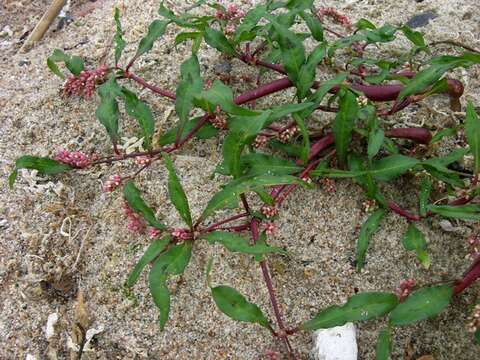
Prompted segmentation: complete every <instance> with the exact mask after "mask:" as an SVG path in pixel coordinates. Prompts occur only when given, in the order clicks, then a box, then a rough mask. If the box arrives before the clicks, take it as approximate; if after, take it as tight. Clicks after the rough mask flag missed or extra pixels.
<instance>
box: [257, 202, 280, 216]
mask: <svg viewBox="0 0 480 360" xmlns="http://www.w3.org/2000/svg"><path fill="white" fill-rule="evenodd" d="M260 212H261V213H262V214H263V215H265V216H266V217H267V218H271V217H274V216H275V215H277V213H278V209H277V208H276V207H275V206H270V205H263V206H262V207H261V208H260Z"/></svg>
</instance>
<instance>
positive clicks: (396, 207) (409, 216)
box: [388, 200, 421, 221]
mask: <svg viewBox="0 0 480 360" xmlns="http://www.w3.org/2000/svg"><path fill="white" fill-rule="evenodd" d="M388 207H389V208H390V210H392V211H393V212H394V213H396V214H398V215H400V216H403V217H404V218H406V219H408V220H410V221H419V220H421V217H420V216H419V215H415V214H412V213H410V212H408V211H407V210H405V209H402V208H401V207H400V206H399V205H398V204H397V203H396V202H395V201H393V200H390V201H389V202H388Z"/></svg>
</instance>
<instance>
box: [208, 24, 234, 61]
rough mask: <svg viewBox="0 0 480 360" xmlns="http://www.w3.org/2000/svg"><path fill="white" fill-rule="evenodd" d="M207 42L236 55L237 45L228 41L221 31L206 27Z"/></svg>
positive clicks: (222, 51)
mask: <svg viewBox="0 0 480 360" xmlns="http://www.w3.org/2000/svg"><path fill="white" fill-rule="evenodd" d="M204 36H205V42H206V43H207V44H208V45H210V46H211V47H213V48H215V49H217V50H218V51H220V52H221V53H223V54H227V55H229V56H235V55H236V54H237V52H236V51H235V47H234V46H233V45H232V44H231V43H230V41H228V39H227V38H226V37H225V35H223V33H222V32H221V31H218V30H216V29H213V28H211V27H208V28H206V29H205V34H204Z"/></svg>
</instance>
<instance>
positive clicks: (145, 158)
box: [135, 156, 152, 166]
mask: <svg viewBox="0 0 480 360" xmlns="http://www.w3.org/2000/svg"><path fill="white" fill-rule="evenodd" d="M151 161H152V159H151V158H150V157H148V156H138V157H136V158H135V163H136V164H137V165H140V166H144V165H147V164H149V163H150V162H151Z"/></svg>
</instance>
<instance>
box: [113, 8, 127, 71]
mask: <svg viewBox="0 0 480 360" xmlns="http://www.w3.org/2000/svg"><path fill="white" fill-rule="evenodd" d="M114 18H115V25H116V32H115V36H114V37H113V42H114V43H115V65H117V64H118V60H120V57H121V56H122V52H123V49H125V46H127V43H126V42H125V40H123V31H122V24H121V23H120V10H119V9H118V8H117V7H116V8H115V15H114Z"/></svg>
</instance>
